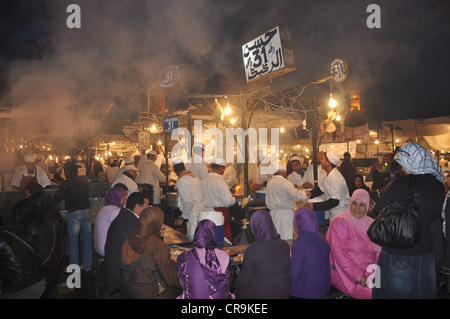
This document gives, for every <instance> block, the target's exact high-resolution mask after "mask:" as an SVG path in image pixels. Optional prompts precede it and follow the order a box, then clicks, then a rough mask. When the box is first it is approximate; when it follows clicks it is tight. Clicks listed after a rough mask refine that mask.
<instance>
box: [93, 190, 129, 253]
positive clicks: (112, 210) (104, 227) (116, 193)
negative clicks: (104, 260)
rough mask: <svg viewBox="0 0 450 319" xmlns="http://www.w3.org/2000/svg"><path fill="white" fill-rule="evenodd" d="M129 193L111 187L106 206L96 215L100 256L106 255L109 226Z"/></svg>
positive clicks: (95, 238)
mask: <svg viewBox="0 0 450 319" xmlns="http://www.w3.org/2000/svg"><path fill="white" fill-rule="evenodd" d="M127 193H128V191H126V190H124V189H123V188H119V187H114V188H111V189H110V190H109V191H108V192H107V193H106V195H105V206H103V207H102V208H101V209H100V210H99V212H98V214H97V216H96V217H95V224H94V248H95V251H96V252H97V254H99V255H100V256H105V242H106V235H107V233H108V229H109V226H110V225H111V223H112V221H113V220H114V219H115V218H116V217H117V215H119V212H120V210H121V209H122V207H123V205H124V204H125V200H126V199H127Z"/></svg>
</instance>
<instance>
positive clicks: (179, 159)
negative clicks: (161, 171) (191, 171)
mask: <svg viewBox="0 0 450 319" xmlns="http://www.w3.org/2000/svg"><path fill="white" fill-rule="evenodd" d="M172 163H173V165H176V164H180V163H183V160H182V159H181V158H179V157H177V158H174V159H172Z"/></svg>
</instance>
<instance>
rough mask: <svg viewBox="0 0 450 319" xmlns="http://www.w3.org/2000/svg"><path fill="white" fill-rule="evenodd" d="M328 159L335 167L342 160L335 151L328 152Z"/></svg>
mask: <svg viewBox="0 0 450 319" xmlns="http://www.w3.org/2000/svg"><path fill="white" fill-rule="evenodd" d="M327 158H328V160H329V161H330V162H331V163H332V164H333V165H337V164H338V163H339V161H340V160H341V159H340V158H339V155H337V154H336V153H335V152H333V151H330V152H327Z"/></svg>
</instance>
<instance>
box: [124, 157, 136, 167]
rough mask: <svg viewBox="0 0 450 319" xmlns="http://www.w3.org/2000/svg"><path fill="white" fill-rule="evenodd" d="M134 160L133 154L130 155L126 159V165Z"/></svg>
mask: <svg viewBox="0 0 450 319" xmlns="http://www.w3.org/2000/svg"><path fill="white" fill-rule="evenodd" d="M133 162H134V157H133V156H128V157H127V158H126V159H125V165H128V164H131V163H133Z"/></svg>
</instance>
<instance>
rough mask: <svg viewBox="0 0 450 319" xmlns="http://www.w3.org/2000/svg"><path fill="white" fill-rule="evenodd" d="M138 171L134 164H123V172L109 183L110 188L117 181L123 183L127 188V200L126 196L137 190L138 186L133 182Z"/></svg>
mask: <svg viewBox="0 0 450 319" xmlns="http://www.w3.org/2000/svg"><path fill="white" fill-rule="evenodd" d="M138 172H139V169H138V168H137V167H136V166H134V165H133V164H129V165H126V166H124V172H123V173H122V175H121V176H120V177H119V178H118V179H116V180H115V181H114V182H113V183H112V184H111V188H112V187H114V186H115V185H116V184H119V183H122V184H124V185H125V186H126V187H127V188H128V194H127V200H128V197H130V195H131V194H132V193H134V192H137V191H139V189H138V186H137V184H136V182H135V179H136V176H137V174H138Z"/></svg>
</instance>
